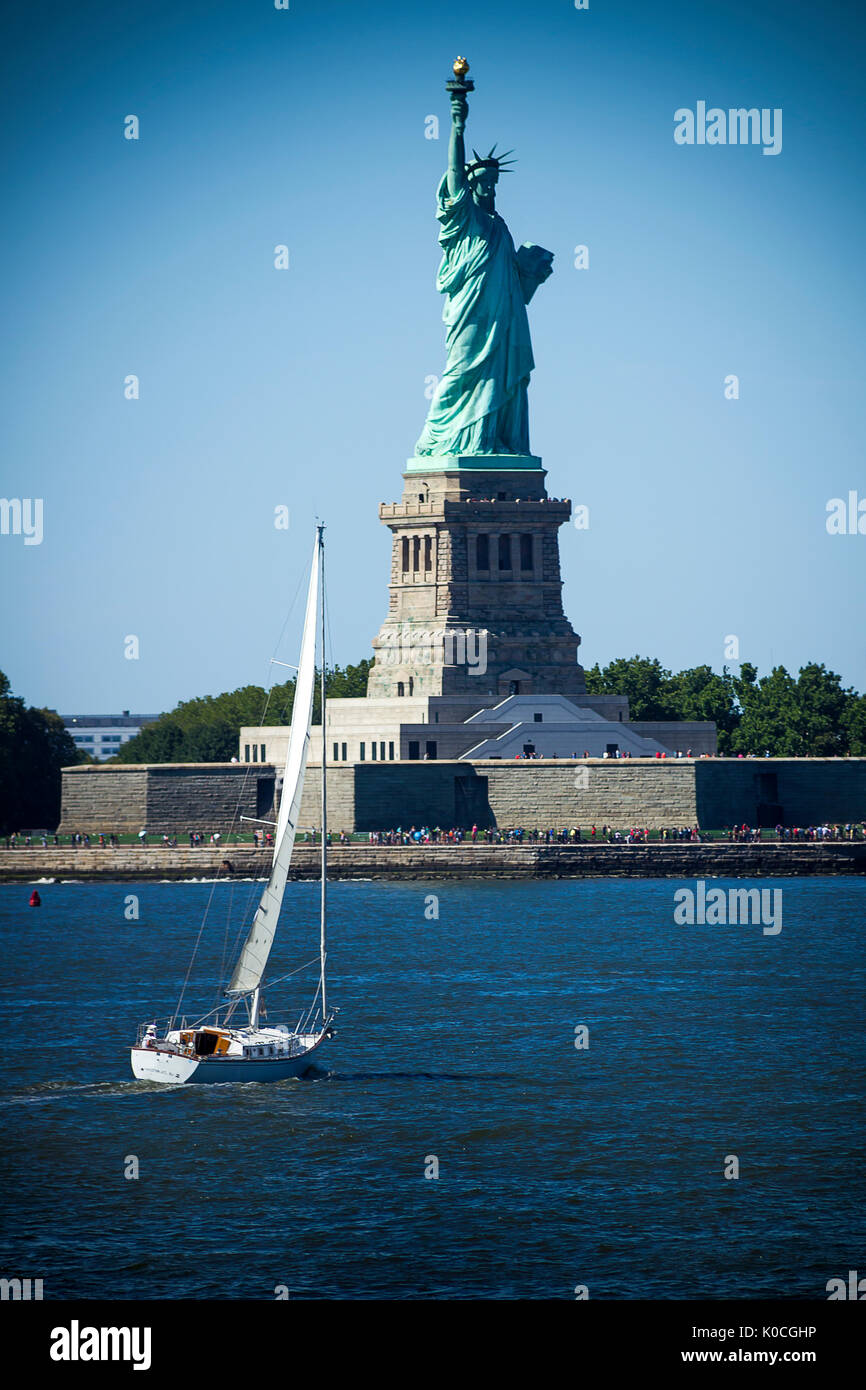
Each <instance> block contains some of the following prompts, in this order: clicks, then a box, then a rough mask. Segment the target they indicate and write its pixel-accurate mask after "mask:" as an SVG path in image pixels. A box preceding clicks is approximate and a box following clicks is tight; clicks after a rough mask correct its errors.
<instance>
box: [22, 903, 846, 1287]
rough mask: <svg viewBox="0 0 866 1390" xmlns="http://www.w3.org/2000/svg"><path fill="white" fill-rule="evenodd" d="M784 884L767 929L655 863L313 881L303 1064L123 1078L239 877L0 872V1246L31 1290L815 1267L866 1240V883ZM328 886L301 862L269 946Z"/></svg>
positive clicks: (207, 966)
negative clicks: (307, 1049) (315, 1009)
mask: <svg viewBox="0 0 866 1390" xmlns="http://www.w3.org/2000/svg"><path fill="white" fill-rule="evenodd" d="M722 886H728V885H724V884H723V885H722ZM739 886H743V885H742V884H740V885H739ZM763 886H765V887H766V886H767V882H766V881H764V884H763ZM772 886H773V887H776V888H781V889H782V890H783V895H784V896H783V903H784V921H783V929H782V932H781V934H780V935H778V936H775V937H773V936H765V935H764V934H763V932H762V930H761V927H760V926H759V925H754V926H729V927H706V926H704V927H701V926H694V927H680V926H676V925H675V924H674V922H673V906H674V904H673V894H674V891H675V888H676V887H677V885H676V884H674V883H671V882H667V881H662V880H647V881H620V882H611V881H604V880H590V881H584V882H578V881H562V882H551V883H531V882H526V883H522V882H516V883H513V882H509V883H500V884H491V883H481V882H464V883H425V884H420V883H419V884H405V883H400V884H382V883H339V884H334V885H333V887H332V888H331V889H330V893H329V898H330V918H331V928H330V931H331V939H330V948H331V955H330V981H331V994H332V998H333V1002H334V1003H336V1004H339V1005H340V1006H341V1014H340V1016H339V1019H338V1024H337V1026H338V1029H339V1033H338V1036H337V1037H336V1038H335V1039H334V1040H333V1041H332V1042H331V1043H330V1044H328V1045H327V1049H326V1051H323V1053H321V1054H320V1056H322V1062H323V1065H322V1068H321V1069H320V1071H319V1072H318V1075H317V1076H316V1077H315V1078H314V1079H312V1080H304V1081H287V1082H283V1083H280V1084H276V1085H260V1084H255V1083H253V1084H246V1085H223V1086H202V1087H196V1086H190V1087H176V1088H175V1087H172V1088H167V1087H161V1086H156V1085H150V1084H148V1083H142V1082H136V1081H134V1080H133V1079H132V1076H131V1073H130V1071H129V1059H128V1051H127V1048H128V1045H129V1042H130V1040H131V1039H132V1038H133V1037H134V1035H135V1026H136V1024H137V1023H138V1022H139V1021H140V1020H143V1019H146V1018H148V1017H152V1016H153V1015H154V1014H155V1013H165V1012H169V1011H170V1009H171V1007H172V1005H173V1004H174V1002H175V1000H176V997H177V993H178V990H179V988H180V984H181V981H182V978H183V974H184V972H185V970H186V967H187V965H188V962H189V956H190V951H191V947H192V943H193V941H194V938H195V935H196V932H197V929H198V925H199V921H200V918H201V913H202V911H203V908H204V905H205V903H206V902H207V901H208V899H209V898H211V899H212V906H211V913H210V917H209V927H208V930H207V931H206V933H205V934H204V936H203V938H202V942H201V946H200V949H199V954H198V957H197V960H196V965H195V968H194V970H193V974H192V976H191V983H190V990H191V993H190V996H189V1004H190V1009H189V1012H190V1014H191V1015H192V1014H193V1013H194V1012H195V1010H196V1008H200V1009H201V1010H202V1011H204V1009H206V1008H208V1007H210V1005H211V1003H212V1002H213V983H214V980H215V978H216V977H217V976H218V975H219V971H220V966H221V963H222V959H223V954H224V950H226V949H227V948H231V946H232V944H233V941H234V936H235V928H236V922H235V923H234V925H230V924H229V921H228V919H229V911H230V909H231V912H233V913H234V916H235V918H237V916H238V914H239V913H240V912H241V910H242V909H243V907H244V905H245V904H246V903H247V901H248V900H249V898H250V895H251V894H252V895H256V894H257V893H258V887H257V885H254V884H235V885H229V884H219V885H212V884H203V883H188V884H142V885H138V886H136V885H134V884H126V883H124V884H74V883H67V884H59V883H58V884H50V885H45V886H44V887H43V888H42V890H41V892H42V899H43V904H44V905H43V907H42V908H41V909H40V910H33V909H30V908H28V907H27V899H28V897H29V894H30V891H31V890H30V887H29V886H27V887H25V886H24V885H17V886H5V887H3V888H0V927H2V940H3V946H4V959H5V961H6V967H5V971H4V981H3V1005H4V1007H3V1028H2V1036H3V1045H2V1053H0V1056H2V1063H3V1069H2V1084H0V1114H2V1120H3V1138H2V1164H3V1174H2V1192H3V1198H2V1204H3V1215H4V1234H3V1237H2V1243H0V1272H2V1273H3V1274H5V1275H8V1276H13V1275H18V1276H20V1277H27V1276H29V1277H32V1278H40V1277H41V1278H43V1279H44V1280H45V1297H46V1298H111V1299H118V1298H214V1299H221V1298H233V1299H272V1298H273V1297H274V1291H275V1288H276V1286H277V1285H284V1286H286V1287H287V1288H288V1289H289V1290H290V1292H291V1297H292V1298H306V1297H313V1298H328V1299H331V1298H352V1299H356V1298H374V1297H379V1298H381V1297H391V1298H393V1297H398V1298H517V1297H521V1298H536V1297H545V1298H572V1297H573V1296H574V1288H575V1285H577V1284H586V1285H587V1286H588V1288H589V1294H590V1297H591V1298H616V1299H631V1298H667V1299H682V1298H757V1297H783V1298H809V1297H811V1298H825V1297H826V1293H825V1285H826V1282H827V1280H828V1279H830V1278H833V1277H837V1276H845V1275H846V1274H847V1271H848V1270H849V1269H852V1268H858V1262H859V1265H860V1266H862V1262H863V1218H862V1212H863V1209H864V1202H863V1197H864V1191H863V1189H864V1182H863V1163H862V1131H861V1129H860V1127H859V1123H858V1110H857V1107H858V1104H859V1101H860V1095H861V1091H862V1077H863V1064H864V1030H863V1012H864V1010H863V999H864V993H863V934H864V932H863V922H864V916H866V912H864V908H866V883H864V881H863V880H860V879H856V880H854V879H847V880H838V879H824V880H821V879H808V880H803V879H797V880H779V879H776V880H772ZM133 894H134V895H137V897H138V898H139V900H140V917H139V920H137V921H135V920H133V921H129V920H127V919H126V917H125V911H130V910H131V906H130V903H129V899H130V895H133ZM429 895H436V896H437V897H438V912H439V917H438V920H435V919H433V918H432V917H428V916H425V911H426V912H427V913H433V912H434V910H435V903H434V902H433V900H431V898H430V897H429ZM317 912H318V898H317V887H316V885H315V884H304V883H299V884H290V885H289V888H288V891H287V897H286V907H285V909H284V917H283V921H284V923H285V927H286V929H285V930H284V931H283V932H282V934H281V935H280V937H279V938H278V943H277V946H276V947H275V951H274V956H273V958H272V968H271V974H272V975H273V976H276V975H278V974H282V973H284V972H285V971H287V970H290V969H292V968H293V967H294V966H296V965H298V964H300V963H301V961H303V960H306V959H308V958H309V957H310V956H312V955H314V954H315V951H316V949H317V932H318V926H317ZM300 978H301V979H304V978H305V977H303V976H302V977H300ZM289 985H291V986H292V987H293V991H292V1002H293V1007H296V1008H297V1009H298V1010H299V1008H300V1003H301V999H302V992H299V990H298V981H297V980H295V981H291V982H288V984H287V986H286V988H288V987H289ZM282 988H283V987H280V990H274V991H273V994H272V997H271V998H270V1001H269V1002H270V1021H271V1022H279V1021H282V1020H283V1019H284V1018H286V1017H287V1015H286V1012H285V1011H284V1010H283V1009H281V1008H279V1007H277V1004H278V999H277V995H278V994H280V992H281V990H282ZM305 988H306V987H305ZM579 1024H585V1025H587V1026H588V1028H589V1048H588V1050H583V1051H579V1050H577V1049H575V1046H574V1037H575V1032H574V1030H575V1026H576V1025H579ZM731 1154H733V1155H737V1156H738V1158H739V1163H740V1177H739V1179H738V1180H736V1181H734V1180H725V1178H724V1176H723V1170H724V1165H725V1158H726V1155H731ZM129 1155H135V1156H136V1157H137V1159H138V1163H139V1173H140V1176H139V1178H138V1179H137V1180H130V1179H127V1178H125V1177H124V1165H125V1162H126V1160H127V1158H128V1156H129ZM433 1156H435V1158H436V1159H437V1160H438V1164H439V1177H438V1179H425V1177H424V1172H425V1166H426V1167H427V1168H428V1169H429V1168H432V1158H433Z"/></svg>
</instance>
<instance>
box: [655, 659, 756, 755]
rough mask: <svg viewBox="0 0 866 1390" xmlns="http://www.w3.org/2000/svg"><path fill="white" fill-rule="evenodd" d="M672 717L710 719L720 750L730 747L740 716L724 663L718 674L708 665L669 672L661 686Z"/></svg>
mask: <svg viewBox="0 0 866 1390" xmlns="http://www.w3.org/2000/svg"><path fill="white" fill-rule="evenodd" d="M664 694H665V700H666V703H667V704H668V707H669V708H670V709H671V711H672V713H671V715H670V716H669V717H670V718H672V719H689V720H691V719H697V720H707V719H710V720H713V721H714V722H715V725H716V729H717V730H718V738H719V752H720V753H727V752H729V751H730V740H731V734H732V733H733V731H734V729H735V728H736V727H737V725H738V723H739V720H740V712H739V709H738V707H737V696H736V690H735V687H734V679H733V677H732V676H731V673H730V672H729V670H728V668H727V666H726V667H725V668H724V670H723V672H722V674H721V675H720V676H719V675H717V674H716V672H715V671H714V670H713V669H712V667H711V666H695V667H693V668H692V669H691V670H688V671H680V672H679V674H678V675H675V676H671V678H670V679H669V680H668V681H667V682H666V685H665V687H664Z"/></svg>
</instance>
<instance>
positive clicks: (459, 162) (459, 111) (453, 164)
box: [448, 83, 469, 198]
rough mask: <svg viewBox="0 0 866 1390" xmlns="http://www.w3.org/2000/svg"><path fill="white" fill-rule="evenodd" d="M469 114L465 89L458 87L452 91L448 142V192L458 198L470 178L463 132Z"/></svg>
mask: <svg viewBox="0 0 866 1390" xmlns="http://www.w3.org/2000/svg"><path fill="white" fill-rule="evenodd" d="M468 115H469V102H468V101H467V99H466V93H465V91H460V90H459V89H456V83H455V90H454V91H452V93H451V139H450V140H449V142H448V192H449V193H450V194H451V197H452V198H456V197H457V194H458V193H459V192H460V190H461V188H465V187H466V185H467V183H468V182H469V180H468V179H467V177H466V148H465V145H464V141H463V133H464V131H465V130H466V118H467V116H468Z"/></svg>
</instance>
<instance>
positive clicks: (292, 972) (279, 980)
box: [262, 956, 319, 989]
mask: <svg viewBox="0 0 866 1390" xmlns="http://www.w3.org/2000/svg"><path fill="white" fill-rule="evenodd" d="M318 964H319V957H318V956H313V958H312V960H308V961H305V962H304V964H303V965H299V966H298V967H297V969H296V970H290V971H289V973H288V975H278V976H277V978H276V979H275V980H268V981H267V987H268V989H271V988H272V986H273V985H281V984H282V983H283V980H290V979H291V978H292V976H293V975H300V973H301V971H302V970H309V968H310V966H311V965H318ZM264 987H265V982H264V981H263V982H262V989H264Z"/></svg>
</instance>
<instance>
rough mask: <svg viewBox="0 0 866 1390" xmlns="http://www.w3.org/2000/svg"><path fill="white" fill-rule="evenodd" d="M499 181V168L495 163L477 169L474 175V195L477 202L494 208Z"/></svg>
mask: <svg viewBox="0 0 866 1390" xmlns="http://www.w3.org/2000/svg"><path fill="white" fill-rule="evenodd" d="M498 182H499V170H498V169H497V168H496V166H495V165H490V166H489V167H485V168H481V169H476V170H475V173H474V174H473V175H472V195H473V197H474V198H475V201H476V202H477V203H480V204H481V206H482V207H483V208H490V209H491V210H492V208H493V205H494V203H495V201H496V185H497V183H498Z"/></svg>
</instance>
